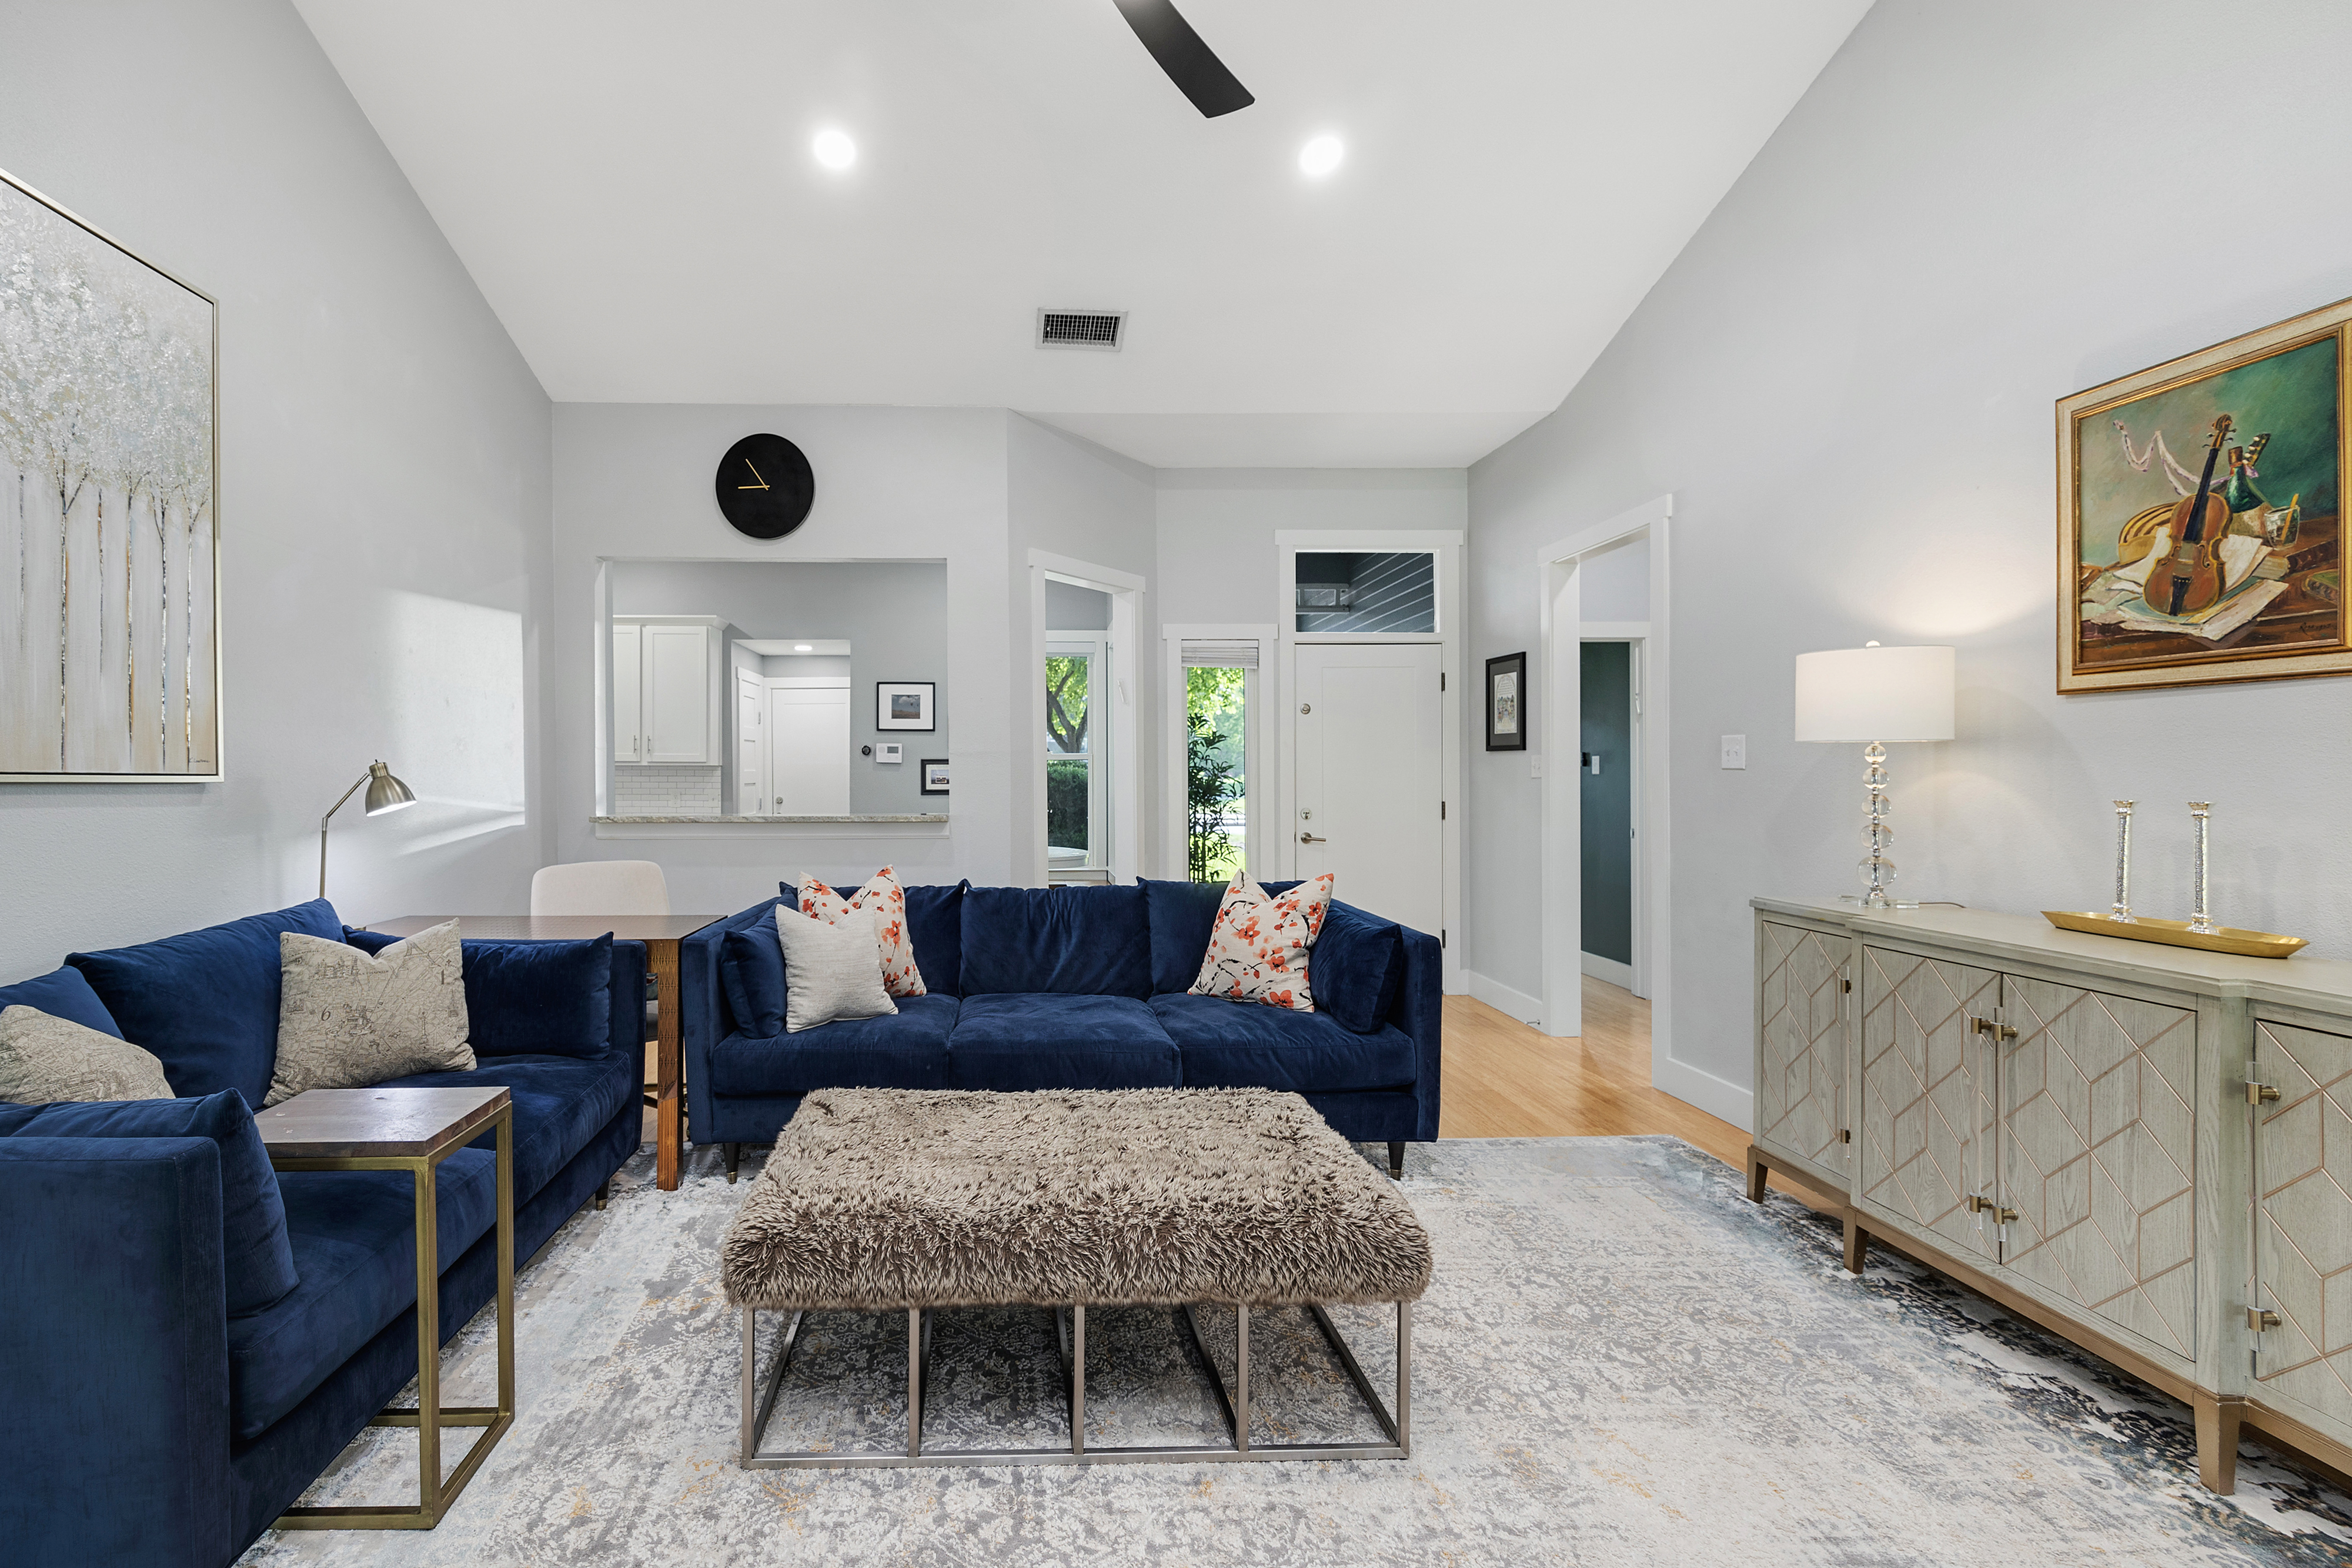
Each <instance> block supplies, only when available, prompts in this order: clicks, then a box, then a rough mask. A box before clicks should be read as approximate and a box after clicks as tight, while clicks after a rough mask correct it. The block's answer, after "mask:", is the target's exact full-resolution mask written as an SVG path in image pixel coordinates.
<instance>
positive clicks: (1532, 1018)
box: [1462, 968, 1543, 1029]
mask: <svg viewBox="0 0 2352 1568" xmlns="http://www.w3.org/2000/svg"><path fill="white" fill-rule="evenodd" d="M1462 985H1463V988H1464V989H1465V990H1466V991H1468V992H1469V993H1470V994H1471V995H1472V996H1473V997H1475V998H1477V999H1478V1000H1480V1001H1482V1002H1484V1003H1486V1005H1487V1006H1488V1007H1490V1008H1493V1009H1495V1010H1496V1012H1498V1013H1507V1014H1508V1015H1509V1016H1511V1017H1512V1018H1515V1019H1518V1020H1519V1021H1520V1022H1521V1023H1528V1024H1534V1025H1535V1027H1536V1028H1538V1029H1541V1028H1542V1027H1543V1025H1542V1023H1541V1022H1540V1021H1538V1020H1540V1019H1542V1017H1543V1002H1542V1000H1541V999H1540V998H1536V997H1531V996H1529V995H1528V994H1527V992H1525V991H1518V990H1513V989H1512V988H1510V987H1508V986H1507V985H1505V984H1503V982H1502V981H1500V980H1497V979H1495V978H1493V977H1489V976H1486V975H1482V974H1480V973H1479V972H1478V971H1477V970H1475V969H1471V968H1465V969H1464V970H1463V971H1462Z"/></svg>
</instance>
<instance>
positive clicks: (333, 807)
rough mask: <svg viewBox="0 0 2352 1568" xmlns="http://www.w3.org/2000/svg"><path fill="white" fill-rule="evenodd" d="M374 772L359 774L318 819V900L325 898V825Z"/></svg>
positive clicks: (371, 770) (368, 771)
mask: <svg viewBox="0 0 2352 1568" xmlns="http://www.w3.org/2000/svg"><path fill="white" fill-rule="evenodd" d="M374 771H375V769H374V768H368V769H366V770H365V771H364V772H362V773H361V775H360V776H359V778H357V779H354V780H352V787H351V788H350V789H346V790H344V791H343V792H342V794H341V797H339V798H338V799H337V800H336V801H335V803H334V804H333V805H331V806H330V807H328V808H327V814H326V815H325V816H323V817H321V818H320V819H319V896H320V898H324V897H326V896H327V824H328V823H329V822H331V821H334V820H335V813H336V812H338V811H340V810H342V809H343V802H344V801H346V800H350V799H351V798H352V796H354V795H356V794H358V793H359V792H360V786H361V785H362V784H364V783H366V782H367V781H368V779H369V777H370V776H371V775H373V773H374Z"/></svg>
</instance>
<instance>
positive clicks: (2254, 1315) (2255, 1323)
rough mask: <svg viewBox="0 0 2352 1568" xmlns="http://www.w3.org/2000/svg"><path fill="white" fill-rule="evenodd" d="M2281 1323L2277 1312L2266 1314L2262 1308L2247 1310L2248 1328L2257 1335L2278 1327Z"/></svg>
mask: <svg viewBox="0 0 2352 1568" xmlns="http://www.w3.org/2000/svg"><path fill="white" fill-rule="evenodd" d="M2280 1321H2281V1320H2280V1318H2279V1315H2278V1314H2277V1313H2276V1312H2265V1311H2264V1310H2263V1309H2262V1308H2261V1307H2248V1308H2247V1309H2246V1326H2247V1327H2248V1328H2250V1329H2252V1331H2253V1332H2254V1333H2262V1332H2263V1330H2264V1329H2274V1328H2276V1327H2278V1326H2279V1322H2280Z"/></svg>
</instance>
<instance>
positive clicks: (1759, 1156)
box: [1748, 1144, 1769, 1203]
mask: <svg viewBox="0 0 2352 1568" xmlns="http://www.w3.org/2000/svg"><path fill="white" fill-rule="evenodd" d="M1768 1168H1769V1167H1768V1166H1766V1165H1765V1164H1764V1151H1763V1150H1761V1149H1759V1148H1758V1147H1757V1146H1756V1145H1753V1144H1750V1145H1748V1202H1750V1203H1761V1202H1763V1201H1764V1173H1765V1171H1766V1170H1767V1169H1768Z"/></svg>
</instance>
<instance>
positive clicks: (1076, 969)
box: [962, 887, 1151, 1088]
mask: <svg viewBox="0 0 2352 1568" xmlns="http://www.w3.org/2000/svg"><path fill="white" fill-rule="evenodd" d="M962 989H963V994H964V996H965V998H976V997H983V996H989V995H992V994H1000V993H1013V994H1022V993H1032V992H1049V991H1050V992H1058V993H1060V994H1062V995H1065V996H1091V997H1131V998H1134V999H1135V1000H1137V1001H1141V1000H1143V999H1144V998H1147V997H1149V996H1150V994H1151V923H1150V913H1149V908H1148V905H1147V904H1146V903H1145V899H1144V890H1143V889H1142V888H1139V887H1050V888H1048V887H975V888H973V889H972V890H971V892H969V893H967V894H964V898H963V985H962ZM1063 1087H1066V1088H1077V1087H1080V1085H1077V1084H1066V1085H1063Z"/></svg>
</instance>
